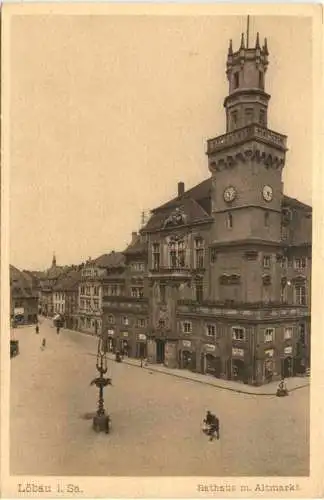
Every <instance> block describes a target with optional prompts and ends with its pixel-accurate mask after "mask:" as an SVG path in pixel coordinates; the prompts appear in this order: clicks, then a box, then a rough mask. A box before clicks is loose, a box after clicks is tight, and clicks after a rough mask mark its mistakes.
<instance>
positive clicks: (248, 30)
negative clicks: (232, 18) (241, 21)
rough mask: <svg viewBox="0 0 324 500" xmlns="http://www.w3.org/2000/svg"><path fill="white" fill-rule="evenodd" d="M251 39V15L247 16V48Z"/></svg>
mask: <svg viewBox="0 0 324 500" xmlns="http://www.w3.org/2000/svg"><path fill="white" fill-rule="evenodd" d="M249 40H250V16H247V20H246V48H247V49H248V48H249Z"/></svg>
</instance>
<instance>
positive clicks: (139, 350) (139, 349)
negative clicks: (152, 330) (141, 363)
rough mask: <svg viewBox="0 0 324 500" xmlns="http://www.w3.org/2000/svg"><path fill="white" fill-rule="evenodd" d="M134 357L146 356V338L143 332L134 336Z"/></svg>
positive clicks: (143, 357)
mask: <svg viewBox="0 0 324 500" xmlns="http://www.w3.org/2000/svg"><path fill="white" fill-rule="evenodd" d="M136 358H138V359H145V358H147V338H146V335H145V334H144V333H139V334H138V335H137V338H136Z"/></svg>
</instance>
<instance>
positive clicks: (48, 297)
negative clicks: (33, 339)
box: [40, 255, 71, 317]
mask: <svg viewBox="0 0 324 500" xmlns="http://www.w3.org/2000/svg"><path fill="white" fill-rule="evenodd" d="M70 269H71V268H70V267H68V266H64V267H60V266H57V265H56V257H55V255H54V256H53V260H52V265H51V267H50V268H49V269H48V270H47V271H45V273H43V275H42V276H41V277H40V287H41V302H40V310H41V314H42V315H44V316H49V317H53V315H54V297H53V290H54V287H55V286H56V284H57V281H58V279H59V277H61V276H62V275H63V274H65V273H67V272H68V271H69V270H70Z"/></svg>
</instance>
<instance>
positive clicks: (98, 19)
mask: <svg viewBox="0 0 324 500" xmlns="http://www.w3.org/2000/svg"><path fill="white" fill-rule="evenodd" d="M311 28H312V26H311V18H307V17H296V16H295V17H287V16H285V17H283V16H276V17H271V16H263V17H261V16H253V17H252V18H251V22H250V45H251V44H252V43H253V42H254V40H255V36H256V32H257V31H259V32H260V37H261V40H263V38H264V37H265V36H266V37H267V39H268V48H269V52H270V56H269V68H268V71H267V75H266V81H265V85H266V88H265V90H266V91H267V92H268V93H270V94H271V96H272V97H271V100H270V104H269V116H268V127H269V128H270V129H272V130H274V131H276V132H279V133H282V134H286V135H287V136H288V148H289V151H288V153H287V159H286V166H285V169H284V175H283V180H284V184H285V188H284V192H285V194H288V195H289V196H292V197H295V198H298V199H299V200H301V201H303V202H306V203H309V204H311V202H312V193H311V188H312V178H311V169H312V36H311ZM245 29H246V18H245V17H244V16H180V15H179V16H161V15H160V16H153V15H152V16H140V15H138V16H127V15H124V16H111V15H110V16H103V15H101V16H99V15H83V16H77V15H74V16H73V15H65V16H63V15H31V16H14V17H13V18H12V21H11V38H10V51H9V52H8V56H7V57H10V75H9V76H10V123H9V136H10V146H9V149H10V262H11V263H12V264H13V265H15V266H17V267H18V268H21V269H33V270H36V269H37V270H42V269H46V268H47V267H49V266H50V264H51V261H52V256H53V252H55V254H56V258H57V264H58V265H68V264H73V263H75V264H77V263H80V262H82V261H84V260H85V259H87V258H88V257H89V256H91V257H92V258H95V257H97V256H99V255H101V254H102V253H106V252H109V251H111V250H116V251H118V250H123V249H124V248H125V246H126V245H127V244H128V243H129V242H130V239H131V232H132V231H134V230H135V231H136V230H137V229H139V227H140V222H141V212H142V211H143V210H145V211H148V210H150V209H152V208H154V207H156V206H158V205H159V204H161V203H163V202H165V201H167V200H168V199H170V198H172V197H174V196H175V195H176V192H177V183H178V182H179V181H183V182H185V185H186V189H188V188H190V187H192V186H194V185H195V184H196V183H199V182H201V181H202V180H204V179H205V178H207V177H209V171H208V167H207V157H206V155H205V151H206V141H207V139H208V138H212V137H216V136H217V135H221V134H223V133H225V112H224V108H223V101H224V97H225V96H226V95H227V91H228V83H227V80H226V75H225V69H226V56H227V50H228V43H229V39H230V38H232V39H233V46H234V50H236V49H237V48H238V47H239V43H240V36H241V32H242V31H245ZM5 57H6V56H5Z"/></svg>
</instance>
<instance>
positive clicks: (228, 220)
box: [226, 213, 233, 229]
mask: <svg viewBox="0 0 324 500" xmlns="http://www.w3.org/2000/svg"><path fill="white" fill-rule="evenodd" d="M226 226H227V229H232V228H233V215H232V214H231V213H229V214H227V218H226Z"/></svg>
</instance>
